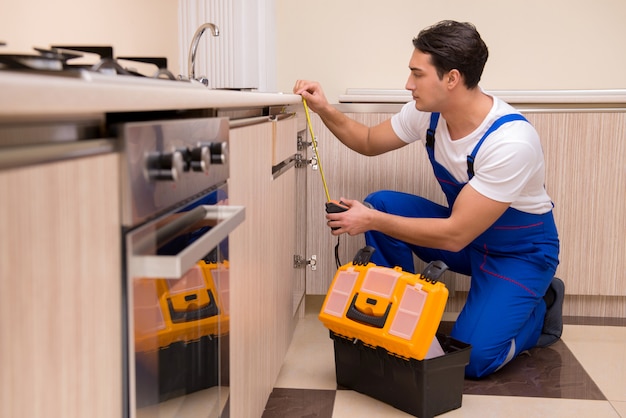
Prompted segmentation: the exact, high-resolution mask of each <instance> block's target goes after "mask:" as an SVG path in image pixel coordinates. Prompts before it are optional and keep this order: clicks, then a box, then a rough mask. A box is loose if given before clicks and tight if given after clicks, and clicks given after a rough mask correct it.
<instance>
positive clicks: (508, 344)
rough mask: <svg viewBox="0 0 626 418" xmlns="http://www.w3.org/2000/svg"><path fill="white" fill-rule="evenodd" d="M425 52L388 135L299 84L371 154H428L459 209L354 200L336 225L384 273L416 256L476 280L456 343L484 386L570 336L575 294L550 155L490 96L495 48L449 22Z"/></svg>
mask: <svg viewBox="0 0 626 418" xmlns="http://www.w3.org/2000/svg"><path fill="white" fill-rule="evenodd" d="M413 45H414V47H415V49H414V51H413V55H412V56H411V59H410V62H409V69H410V71H411V73H410V75H409V78H408V81H407V83H406V88H407V90H410V91H411V93H412V96H413V100H412V101H411V102H409V103H407V104H406V105H405V106H404V107H403V108H402V110H401V111H400V113H398V114H396V115H394V116H393V117H392V118H391V119H389V120H387V121H385V122H382V123H381V124H379V125H377V126H373V127H367V126H365V125H362V124H359V123H357V122H356V121H354V120H351V119H349V118H347V117H346V116H345V115H343V114H342V113H340V112H339V111H337V110H336V109H335V108H334V107H333V106H331V105H330V104H329V103H328V101H327V99H326V97H325V96H324V92H323V90H322V88H321V87H320V85H319V84H318V83H316V82H312V81H303V80H299V81H297V82H296V85H295V87H294V93H296V94H300V95H302V97H303V98H304V99H306V101H307V104H308V105H309V107H310V108H311V109H312V110H313V111H314V112H316V113H317V114H318V115H319V116H320V117H321V119H322V121H323V122H324V124H325V125H326V126H327V127H328V128H329V129H330V131H331V132H332V133H333V134H334V135H335V136H336V137H337V138H338V139H339V140H340V141H341V142H343V143H344V144H345V145H346V146H348V147H350V148H351V149H353V150H354V151H357V152H359V153H361V154H364V155H370V156H371V155H379V154H382V153H385V152H387V151H391V150H394V149H397V148H400V147H403V146H406V145H408V144H410V143H412V142H416V141H417V142H422V143H424V144H425V148H426V152H427V153H428V156H429V159H430V162H431V164H432V166H433V170H434V174H435V177H436V178H437V180H438V182H439V183H440V185H441V187H442V189H443V191H444V193H445V195H446V197H447V200H448V206H447V207H445V206H441V205H438V204H435V203H433V202H431V201H429V200H426V199H424V198H422V197H419V196H413V195H409V194H406V193H400V192H394V191H378V192H375V193H372V194H371V195H369V196H368V197H367V198H366V199H365V202H366V205H364V204H362V203H360V202H359V201H357V200H350V199H345V198H342V201H343V202H345V204H346V206H348V207H349V210H347V211H345V212H343V213H334V214H328V215H327V216H326V218H327V219H328V225H329V226H330V227H332V228H337V229H336V230H333V231H332V234H334V235H338V234H343V233H347V234H349V235H355V234H360V233H365V239H366V243H367V244H368V245H371V246H373V247H374V248H375V249H376V251H375V252H374V254H373V256H372V259H371V261H372V262H373V263H375V264H377V265H382V266H389V267H392V266H400V267H402V268H403V269H404V270H406V271H411V272H413V271H414V265H413V258H412V253H415V254H416V255H417V256H418V257H419V258H420V259H422V260H424V261H426V262H429V261H432V260H442V261H443V262H445V263H446V264H447V265H448V266H449V268H450V270H452V271H455V272H458V273H462V274H466V275H469V276H471V287H470V291H469V294H468V297H467V302H466V304H465V306H464V308H463V310H462V312H461V313H460V315H459V317H458V319H457V321H456V323H455V325H454V328H453V331H452V336H453V337H454V338H456V339H458V340H460V341H464V342H467V343H470V344H471V345H472V351H471V357H470V363H469V365H468V366H467V368H466V375H467V376H468V377H472V378H480V377H482V376H486V375H488V374H490V373H492V372H494V371H496V370H498V369H499V368H501V367H502V366H504V365H505V364H506V363H508V362H509V361H510V360H511V359H513V358H514V357H515V356H516V355H518V354H519V353H520V352H522V351H524V350H527V349H530V348H532V347H535V346H547V345H550V344H552V343H553V342H555V341H556V340H558V339H559V338H560V336H561V332H562V328H563V325H562V317H561V316H562V304H563V296H564V286H563V282H562V281H561V280H559V279H557V278H554V273H555V271H556V267H557V265H558V253H559V239H558V233H557V229H556V226H555V223H554V219H553V216H552V207H553V205H552V202H551V199H550V197H549V196H548V195H547V193H546V190H545V188H544V157H543V151H542V149H541V144H540V141H539V136H538V134H537V132H536V131H535V129H534V128H533V126H532V125H531V124H530V123H529V122H528V121H526V120H525V119H524V118H523V117H522V116H521V115H520V114H519V112H518V111H516V110H515V109H514V108H513V107H511V106H510V105H508V104H507V103H505V102H503V101H502V100H500V99H498V98H497V97H493V96H490V95H488V94H486V93H485V92H484V91H482V89H480V88H479V87H478V82H479V81H480V78H481V75H482V72H483V68H484V65H485V62H486V61H487V57H488V50H487V46H486V45H485V43H484V42H483V40H482V39H481V37H480V35H479V33H478V32H477V31H476V28H475V27H474V26H473V25H471V24H469V23H460V22H455V21H443V22H440V23H438V24H436V25H434V26H432V27H429V28H427V29H424V30H422V31H421V32H420V33H419V35H418V36H417V37H416V38H415V39H413Z"/></svg>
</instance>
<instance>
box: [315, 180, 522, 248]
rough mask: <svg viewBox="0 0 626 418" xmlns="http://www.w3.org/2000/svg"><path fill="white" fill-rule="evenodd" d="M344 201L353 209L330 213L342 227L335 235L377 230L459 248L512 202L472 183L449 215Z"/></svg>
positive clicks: (407, 239)
mask: <svg viewBox="0 0 626 418" xmlns="http://www.w3.org/2000/svg"><path fill="white" fill-rule="evenodd" d="M342 201H343V202H345V203H346V205H347V206H349V207H350V209H351V210H349V211H346V212H343V213H340V214H328V215H326V218H327V219H328V220H329V223H328V225H329V226H330V227H339V229H337V230H334V231H332V234H333V235H339V234H343V233H348V234H349V235H357V234H361V233H363V232H366V231H370V230H374V231H380V232H382V233H384V234H386V235H389V236H391V237H394V238H396V239H399V240H402V241H405V242H408V243H411V244H415V245H419V246H424V247H429V248H437V249H442V250H447V251H455V252H456V251H460V250H462V249H463V248H465V247H466V246H467V245H468V244H469V243H471V242H472V241H473V240H474V239H476V237H478V236H479V235H480V234H482V233H483V232H485V231H486V230H487V229H488V228H489V227H490V226H491V225H493V224H494V222H495V221H496V220H498V218H499V217H500V216H501V215H502V214H503V213H504V212H505V211H506V210H507V208H508V207H509V205H510V203H507V202H497V201H495V200H492V199H489V198H488V197H485V196H483V195H482V194H480V193H478V192H477V191H476V190H475V189H474V188H473V187H472V186H471V185H469V184H467V185H465V187H463V190H461V192H460V193H459V196H458V197H457V199H456V201H455V203H454V206H453V207H452V213H451V214H450V217H448V218H408V217H403V216H397V215H391V214H388V213H384V212H380V211H377V210H373V209H368V208H366V207H365V206H363V205H362V204H360V203H359V202H358V201H356V200H348V199H344V198H342ZM355 209H356V210H355Z"/></svg>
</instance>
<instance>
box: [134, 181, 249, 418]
mask: <svg viewBox="0 0 626 418" xmlns="http://www.w3.org/2000/svg"><path fill="white" fill-rule="evenodd" d="M224 193H225V191H224V189H217V190H214V191H213V192H212V193H210V194H208V195H206V196H205V197H203V198H200V199H198V200H197V201H195V202H194V203H193V204H190V205H189V206H187V207H185V208H184V209H183V210H180V211H177V212H176V213H172V214H169V215H165V216H163V217H162V218H160V219H157V220H155V221H154V222H151V223H149V224H147V225H145V226H144V227H142V228H139V229H137V230H134V231H132V232H131V233H129V234H128V236H127V248H128V252H129V254H128V257H129V262H128V266H129V277H130V278H131V280H129V283H128V294H129V302H130V303H129V307H130V309H129V316H132V321H130V324H132V331H130V339H131V340H132V344H129V345H132V347H133V349H132V351H131V353H130V356H129V357H130V358H129V366H130V370H131V373H130V376H129V378H130V379H129V380H130V390H131V393H134V402H132V401H131V416H135V417H182V416H194V417H211V418H213V417H215V418H217V417H228V400H229V397H228V393H229V391H228V386H229V355H228V353H229V300H230V299H229V289H230V286H229V261H228V234H229V233H230V232H231V231H232V230H233V229H234V228H235V227H236V226H237V225H238V224H239V223H240V222H241V221H242V220H243V216H244V210H243V208H241V207H236V206H227V205H225V204H226V203H227V199H226V195H225V194H224ZM155 271H159V272H165V273H161V274H162V275H160V276H159V275H158V274H155ZM133 371H134V372H133ZM133 387H134V389H133ZM133 404H134V405H133ZM192 411H193V412H192Z"/></svg>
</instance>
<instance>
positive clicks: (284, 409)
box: [263, 296, 626, 418]
mask: <svg viewBox="0 0 626 418" xmlns="http://www.w3.org/2000/svg"><path fill="white" fill-rule="evenodd" d="M322 302H323V298H322V297H318V296H309V297H307V301H306V303H307V305H306V306H307V310H306V315H305V317H304V318H303V319H301V320H300V322H299V324H298V327H297V329H296V331H295V334H294V337H293V341H292V343H291V346H290V348H289V351H288V353H287V356H286V358H285V361H284V364H283V367H282V369H281V372H280V374H279V376H278V379H277V381H276V384H275V388H274V391H273V392H272V394H271V396H270V398H269V400H268V402H267V406H266V410H265V413H264V414H263V418H278V417H280V418H304V417H306V418H313V417H318V418H353V417H368V418H377V417H392V418H393V417H397V418H400V417H410V416H411V415H409V414H407V413H405V412H402V411H400V410H398V409H395V408H393V407H392V406H389V405H387V404H385V403H383V402H380V401H377V400H375V399H373V398H371V397H368V396H366V395H363V394H361V393H358V392H355V391H352V390H348V389H346V388H343V387H339V388H338V387H337V383H336V378H335V359H334V349H333V341H332V340H331V339H330V338H329V333H328V330H327V329H326V328H325V327H324V326H323V325H322V323H321V322H320V321H319V320H318V319H317V314H318V313H319V310H320V307H321V304H322ZM446 319H449V318H447V317H444V320H446ZM607 324H610V325H607ZM624 325H626V323H625V322H624V321H622V320H589V319H585V320H583V319H581V318H565V327H564V331H563V337H562V339H561V341H559V342H557V343H556V344H554V345H552V346H551V347H548V348H543V349H533V350H531V351H530V352H529V354H525V355H522V356H519V357H518V358H516V359H514V360H513V361H512V362H511V363H510V364H509V365H507V366H506V367H505V368H503V369H502V370H500V371H499V372H497V373H495V374H493V375H491V376H489V377H488V378H486V379H483V380H480V381H470V380H465V381H464V388H463V398H462V406H461V408H459V409H455V410H452V411H449V412H447V413H445V414H442V415H440V416H442V417H444V416H445V417H450V418H455V417H481V418H487V417H498V418H500V417H506V418H517V417H520V418H521V417H523V418H528V417H551V418H552V417H555V418H560V417H563V418H566V417H567V418H571V417H593V418H605V417H606V418H619V417H622V418H626V354H625V351H626V326H624ZM450 326H451V322H444V323H443V324H442V328H443V329H444V330H445V327H450Z"/></svg>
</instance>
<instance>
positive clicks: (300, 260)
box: [293, 254, 317, 270]
mask: <svg viewBox="0 0 626 418" xmlns="http://www.w3.org/2000/svg"><path fill="white" fill-rule="evenodd" d="M306 266H311V270H316V269H317V256H316V255H315V254H313V255H312V256H311V258H308V259H306V258H304V257H302V256H301V255H294V256H293V268H295V269H300V268H305V267H306Z"/></svg>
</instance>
